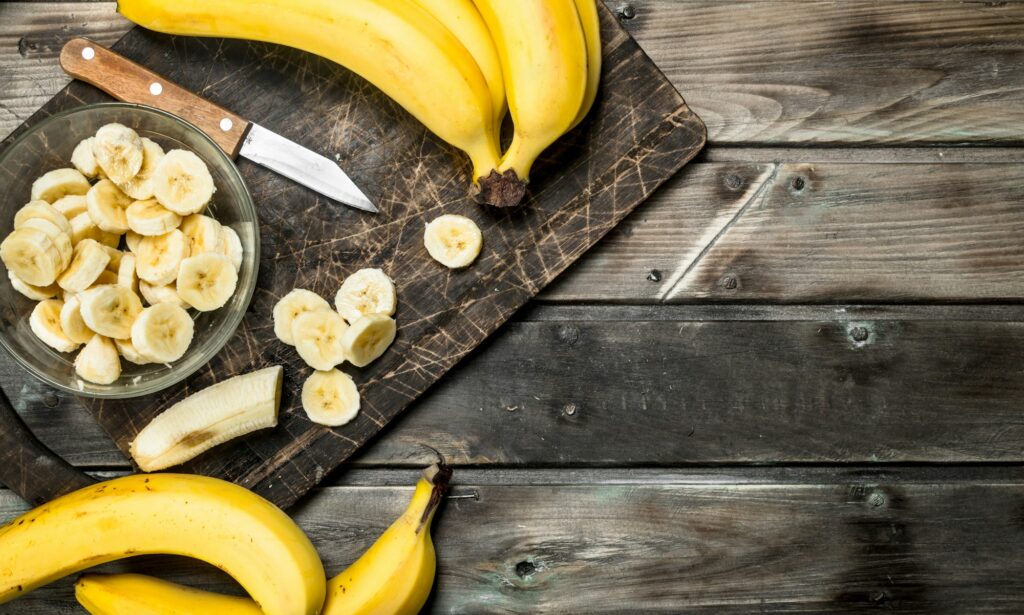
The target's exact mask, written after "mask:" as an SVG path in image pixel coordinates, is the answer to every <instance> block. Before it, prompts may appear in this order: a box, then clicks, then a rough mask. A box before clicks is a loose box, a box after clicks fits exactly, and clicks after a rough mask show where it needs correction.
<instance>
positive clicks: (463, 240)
mask: <svg viewBox="0 0 1024 615" xmlns="http://www.w3.org/2000/svg"><path fill="white" fill-rule="evenodd" d="M483 243H484V236H483V234H481V233H480V228H479V227H478V226H477V225H476V223H475V222H473V221H472V220H470V219H469V218H467V217H465V216H457V215H454V214H445V215H443V216H440V217H439V218H436V219H434V220H433V221H432V222H431V223H430V224H428V225H427V230H426V231H425V232H424V233H423V245H425V246H426V247H427V252H429V253H430V256H432V257H433V258H434V260H436V261H437V262H439V263H441V264H442V265H444V266H445V267H448V268H449V269H459V268H461V267H467V266H469V265H470V264H471V263H472V262H473V261H474V260H476V257H477V255H479V254H480V248H481V247H483Z"/></svg>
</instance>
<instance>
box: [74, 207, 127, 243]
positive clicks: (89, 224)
mask: <svg viewBox="0 0 1024 615" xmlns="http://www.w3.org/2000/svg"><path fill="white" fill-rule="evenodd" d="M83 239H92V240H93V241H96V242H99V243H101V244H103V245H105V246H109V247H111V248H116V247H117V246H118V244H120V243H121V236H120V235H118V234H117V233H108V232H106V231H104V230H100V227H98V226H96V223H95V222H93V221H92V218H91V217H90V216H89V212H88V211H83V212H82V213H80V214H78V215H77V216H75V217H74V218H71V244H72V245H75V246H77V245H78V244H79V242H81V241H82V240H83Z"/></svg>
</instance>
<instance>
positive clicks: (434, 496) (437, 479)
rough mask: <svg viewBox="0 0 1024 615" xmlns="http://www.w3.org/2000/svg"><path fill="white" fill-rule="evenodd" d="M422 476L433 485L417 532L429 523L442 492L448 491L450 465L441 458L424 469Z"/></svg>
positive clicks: (450, 472)
mask: <svg viewBox="0 0 1024 615" xmlns="http://www.w3.org/2000/svg"><path fill="white" fill-rule="evenodd" d="M423 478H424V480H426V481H427V482H428V483H430V484H431V485H432V486H433V489H432V490H431V492H430V501H429V502H428V503H427V506H426V508H424V509H423V515H422V516H421V517H420V523H419V525H418V526H417V527H416V532H417V533H419V532H420V531H421V530H422V529H423V528H424V527H426V526H427V525H429V524H430V521H431V519H432V518H433V517H434V513H435V512H437V507H438V506H439V505H440V504H441V501H442V500H443V499H444V494H445V492H446V491H448V483H449V482H450V481H451V479H452V467H451V466H450V465H448V464H446V463H445V462H444V460H443V459H442V460H441V461H439V462H437V463H435V464H433V465H432V466H430V467H429V468H427V469H426V470H424V471H423Z"/></svg>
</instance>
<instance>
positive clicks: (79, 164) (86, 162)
mask: <svg viewBox="0 0 1024 615" xmlns="http://www.w3.org/2000/svg"><path fill="white" fill-rule="evenodd" d="M95 142H96V137H89V138H88V139H82V140H81V141H79V142H78V145H76V146H75V149H74V151H72V152H71V164H72V165H74V167H75V168H76V169H78V172H79V173H81V174H82V175H85V176H86V177H88V178H89V179H96V177H97V176H98V175H99V174H100V165H98V164H96V157H95V156H93V155H92V148H93V143H95Z"/></svg>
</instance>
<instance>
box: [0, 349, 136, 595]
mask: <svg viewBox="0 0 1024 615" xmlns="http://www.w3.org/2000/svg"><path fill="white" fill-rule="evenodd" d="M75 373H76V374H78V377H79V378H81V379H82V380H86V381H88V382H92V383H94V384H112V383H113V382H116V381H117V379H118V378H120V377H121V359H120V358H119V357H118V356H117V347H116V346H114V342H112V341H110V338H106V337H103V336H102V335H99V334H97V335H94V336H92V339H91V340H89V341H88V342H86V344H85V347H84V348H82V350H81V351H80V352H79V353H78V356H77V357H75ZM2 538H3V536H2V535H0V541H2ZM2 601H3V596H2V594H0V602H2Z"/></svg>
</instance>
